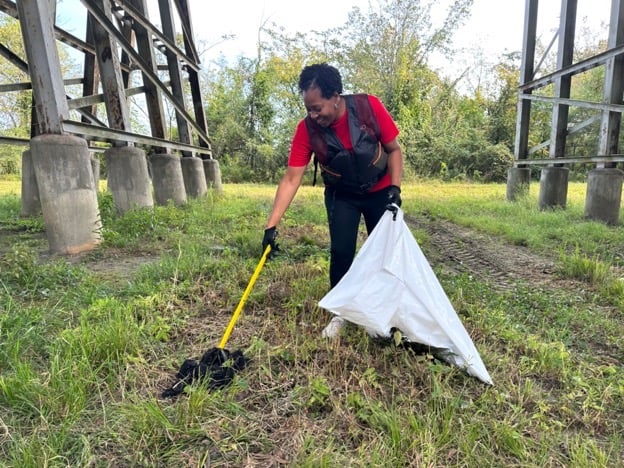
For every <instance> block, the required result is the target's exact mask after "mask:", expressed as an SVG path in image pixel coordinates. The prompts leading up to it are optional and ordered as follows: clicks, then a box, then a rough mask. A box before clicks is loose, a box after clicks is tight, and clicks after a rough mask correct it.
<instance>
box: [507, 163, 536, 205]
mask: <svg viewBox="0 0 624 468" xmlns="http://www.w3.org/2000/svg"><path fill="white" fill-rule="evenodd" d="M530 181H531V169H529V168H528V167H512V168H511V169H509V171H508V172H507V201H516V200H518V199H519V198H522V197H524V196H526V195H528V194H529V183H530Z"/></svg>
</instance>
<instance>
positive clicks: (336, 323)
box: [321, 317, 347, 338]
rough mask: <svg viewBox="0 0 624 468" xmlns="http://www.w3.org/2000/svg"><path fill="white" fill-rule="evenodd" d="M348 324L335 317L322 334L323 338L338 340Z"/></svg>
mask: <svg viewBox="0 0 624 468" xmlns="http://www.w3.org/2000/svg"><path fill="white" fill-rule="evenodd" d="M346 323H347V322H346V321H345V319H343V318H340V317H334V318H333V319H331V321H330V322H329V324H328V325H327V326H326V327H325V329H324V330H323V331H322V332H321V336H322V337H323V338H336V337H337V336H338V334H339V333H340V330H342V327H344V326H345V324H346Z"/></svg>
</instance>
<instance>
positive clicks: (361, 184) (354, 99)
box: [305, 94, 388, 194]
mask: <svg viewBox="0 0 624 468" xmlns="http://www.w3.org/2000/svg"><path fill="white" fill-rule="evenodd" d="M342 97H343V99H344V100H345V104H346V106H347V114H348V115H347V119H348V122H349V135H350V137H351V144H352V145H353V149H352V150H346V149H345V148H344V146H343V145H342V143H341V142H340V140H339V139H338V136H337V135H336V133H335V132H334V130H333V129H332V128H330V127H327V128H323V127H321V126H320V125H318V124H317V123H315V122H314V121H313V120H312V119H311V118H310V116H308V117H306V119H305V123H306V127H307V129H308V134H309V136H310V144H311V145H312V151H313V152H314V164H315V173H314V174H315V175H314V179H315V182H316V166H317V165H318V166H320V168H321V175H322V177H323V182H324V183H325V186H327V187H333V188H336V189H337V190H341V191H345V192H350V193H357V194H364V193H366V192H368V191H369V190H370V189H371V188H372V187H373V186H374V185H375V184H376V183H377V182H379V180H380V179H381V178H382V177H383V175H384V174H385V173H386V171H387V170H388V155H387V154H386V152H385V151H384V149H383V146H382V145H381V142H380V141H379V140H380V137H381V134H380V130H379V125H378V123H377V120H376V119H375V116H374V115H373V111H372V109H371V107H370V102H369V101H368V95H366V94H347V95H344V96H342Z"/></svg>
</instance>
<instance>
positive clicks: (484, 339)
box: [0, 180, 624, 468]
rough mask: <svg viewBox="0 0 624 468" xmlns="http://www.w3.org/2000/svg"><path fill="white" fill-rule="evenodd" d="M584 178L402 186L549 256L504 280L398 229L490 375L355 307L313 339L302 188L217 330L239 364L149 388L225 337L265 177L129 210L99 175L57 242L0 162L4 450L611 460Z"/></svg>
mask: <svg viewBox="0 0 624 468" xmlns="http://www.w3.org/2000/svg"><path fill="white" fill-rule="evenodd" d="M584 190H585V186H584V184H580V183H579V184H576V183H573V184H571V185H570V188H569V198H568V203H569V206H568V208H567V209H566V210H555V211H548V212H540V211H539V210H538V209H537V208H536V205H537V202H536V197H537V195H536V193H535V192H537V187H534V186H532V188H531V191H532V195H531V196H530V197H528V198H527V199H526V200H522V201H520V202H515V203H509V202H506V201H505V186H504V185H478V184H463V183H457V184H442V183H438V182H432V181H422V182H413V183H410V184H406V185H404V187H403V199H404V203H403V208H404V210H405V212H406V214H409V215H410V216H411V217H413V218H414V219H418V220H420V223H422V224H421V225H422V226H427V225H433V224H434V223H438V222H441V221H444V222H448V221H450V222H452V223H454V224H456V225H458V226H461V227H462V229H466V228H469V229H470V230H472V231H473V232H474V233H475V236H476V235H477V234H478V235H480V236H487V237H488V238H491V239H492V242H494V243H496V245H498V246H499V247H500V252H501V253H500V255H501V259H502V258H503V257H502V256H504V255H508V254H507V252H508V250H506V247H510V246H513V247H514V248H518V249H524V251H526V252H527V253H531V254H532V255H538V256H541V257H543V258H544V259H546V261H548V262H552V265H553V268H552V272H551V273H548V275H549V278H550V277H552V280H549V282H537V280H534V279H533V274H535V276H537V273H538V272H532V271H527V272H526V274H525V275H522V276H520V277H518V276H514V277H508V278H506V279H505V287H501V284H500V281H499V280H497V278H496V276H494V275H488V273H489V270H488V269H487V268H484V269H483V271H480V272H479V273H480V274H473V273H471V272H465V273H463V272H462V270H461V269H453V266H461V265H459V263H461V261H460V260H458V259H456V258H454V257H452V256H450V255H446V256H445V255H444V251H443V249H442V250H441V249H440V248H439V246H437V244H436V242H437V239H436V236H435V235H431V234H430V231H427V230H426V229H420V228H413V233H414V235H415V237H416V238H417V240H418V241H419V243H420V245H421V247H422V250H423V252H424V253H425V255H426V256H427V257H428V258H432V259H436V261H432V267H433V269H434V271H436V274H437V275H438V278H439V280H440V282H441V284H442V285H443V287H444V289H445V291H446V293H447V295H448V297H449V299H450V300H451V302H452V303H453V305H454V307H455V309H456V311H457V313H458V315H459V317H460V319H461V321H462V323H463V324H464V326H465V328H466V330H467V331H468V333H469V335H470V336H471V337H472V339H473V341H474V343H475V346H476V347H477V349H478V350H479V352H480V354H481V357H482V359H483V362H484V363H485V366H486V367H487V369H488V371H489V373H490V375H491V377H492V379H493V381H494V385H493V386H488V385H485V384H483V383H482V382H480V381H479V380H477V379H475V378H473V377H470V376H468V375H467V374H465V373H464V372H463V371H462V370H460V369H457V368H455V367H452V366H450V365H447V364H445V363H444V362H441V361H439V360H437V359H436V358H435V356H433V355H432V354H430V353H427V352H424V351H420V350H414V349H410V348H405V347H402V346H397V345H395V344H394V343H393V342H391V341H388V342H386V341H379V340H373V339H371V338H369V337H368V335H367V334H366V333H365V331H363V330H361V329H359V328H357V327H355V326H351V327H348V328H347V329H345V330H344V331H343V334H342V335H341V337H340V338H339V339H338V340H336V341H333V342H328V341H326V340H324V339H322V338H321V336H320V333H321V330H322V329H323V327H324V326H325V325H326V323H327V321H328V320H329V318H330V316H329V314H328V313H327V312H326V311H324V310H321V309H319V308H318V306H317V302H318V300H319V299H320V298H321V297H322V296H323V295H324V294H325V293H326V291H327V287H328V274H327V269H328V245H327V244H328V239H327V229H326V225H325V213H324V209H323V207H322V190H321V189H319V188H312V187H303V188H302V189H301V190H300V192H299V194H298V195H297V198H296V199H295V202H294V203H293V206H292V207H291V209H290V210H289V212H288V213H287V216H286V217H285V219H284V220H283V222H282V224H281V225H280V226H279V228H278V230H279V243H280V246H281V250H282V252H281V255H280V256H279V257H278V258H276V259H275V260H272V261H270V262H268V263H267V264H266V265H265V267H264V269H263V270H262V272H261V274H260V276H259V278H258V280H257V282H256V284H255V287H254V289H253V291H252V293H251V295H250V297H249V299H248V300H247V302H246V303H245V305H244V308H243V311H242V314H241V317H240V319H239V321H238V322H237V324H236V327H235V329H234V331H233V333H232V335H231V337H230V340H229V342H228V344H227V348H228V349H230V350H234V349H240V350H243V351H244V353H245V355H246V356H247V357H248V358H249V359H250V363H249V365H248V366H247V367H246V368H245V369H243V370H241V371H239V372H237V373H236V376H235V379H234V381H233V383H232V385H230V386H229V387H226V388H225V389H221V390H216V391H208V390H207V389H206V388H205V386H203V385H202V384H201V383H198V384H194V385H191V386H188V387H187V388H186V390H185V393H184V394H182V395H181V396H179V397H178V398H173V399H164V398H162V397H161V392H162V391H163V390H164V389H165V388H167V387H168V386H170V385H171V384H172V383H173V382H174V380H175V378H174V375H175V373H176V371H177V370H178V368H179V367H180V365H181V363H182V362H183V361H184V360H185V359H187V358H198V357H200V356H201V354H202V353H203V352H204V351H205V350H207V349H209V348H211V347H214V346H216V345H217V344H218V343H219V341H220V339H221V337H222V336H223V333H224V331H225V327H226V326H227V324H228V322H229V320H230V318H231V316H232V313H233V311H234V310H235V308H236V306H237V304H238V303H239V300H240V298H241V296H242V293H243V291H244V290H245V288H246V286H247V284H248V281H249V279H250V277H251V274H252V272H253V271H254V268H255V266H256V264H257V262H258V260H259V257H260V253H261V252H260V251H261V245H260V244H261V239H262V230H263V226H264V222H265V220H266V217H267V214H268V212H269V210H270V206H271V202H272V198H273V194H274V191H275V187H274V186H260V185H226V186H225V187H224V194H223V195H221V196H216V195H214V194H209V195H208V196H207V197H205V198H203V199H201V200H191V201H189V203H188V204H187V205H186V206H184V207H182V208H175V207H156V208H155V209H154V210H153V211H143V212H131V213H127V214H126V215H125V216H123V217H119V216H116V215H115V214H114V210H113V206H112V199H111V196H110V194H108V193H107V192H104V191H103V192H101V193H100V210H101V213H102V217H103V221H104V232H103V235H104V242H103V244H102V246H101V248H98V249H97V250H96V251H93V252H91V253H88V254H85V255H82V256H78V257H72V258H65V257H55V256H51V255H49V254H48V253H47V242H46V240H45V236H44V227H43V222H42V220H41V219H22V218H20V216H19V213H20V206H19V205H20V201H19V181H16V180H0V294H1V295H0V466H6V467H20V468H21V467H42V466H81V467H82V466H115V467H119V466H184V467H186V466H188V467H203V466H214V467H218V466H232V467H238V466H259V467H270V466H297V467H299V466H310V467H317V466H328V467H330V466H331V467H333V466H356V467H357V466H362V467H364V466H383V467H397V466H415V467H421V466H422V467H434V466H435V467H441V466H445V467H447V466H448V467H460V466H461V467H474V466H478V467H490V466H491V467H500V466H507V467H532V466H536V467H537V466H539V467H542V466H547V467H592V468H593V467H617V466H621V465H622V460H623V458H624V368H623V363H624V273H623V268H624V228H622V227H621V226H618V227H607V226H604V225H602V224H600V223H595V222H589V221H587V220H585V219H583V205H584ZM363 239H364V234H363V230H362V240H363ZM490 250H495V251H498V250H499V249H490ZM494 254H496V252H494V253H493V255H494ZM454 263H457V265H453V264H454ZM494 267H495V265H493V268H494ZM542 276H543V275H542Z"/></svg>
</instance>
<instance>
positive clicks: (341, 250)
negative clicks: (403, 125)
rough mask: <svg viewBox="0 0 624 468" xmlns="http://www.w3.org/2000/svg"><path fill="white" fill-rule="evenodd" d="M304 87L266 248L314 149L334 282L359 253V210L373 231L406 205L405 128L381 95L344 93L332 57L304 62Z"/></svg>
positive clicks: (337, 324)
mask: <svg viewBox="0 0 624 468" xmlns="http://www.w3.org/2000/svg"><path fill="white" fill-rule="evenodd" d="M299 91H300V92H301V95H302V97H303V102H304V105H305V108H306V110H307V116H306V118H304V119H303V120H301V121H300V122H299V124H298V125H297V128H296V130H295V134H294V136H293V139H292V144H291V148H290V155H289V157H288V166H287V168H286V172H285V174H284V176H283V177H282V179H281V181H280V183H279V185H278V187H277V192H276V194H275V200H274V202H273V209H272V211H271V214H270V215H269V218H268V220H267V223H266V229H265V232H264V238H263V241H262V248H263V251H264V249H265V248H266V246H267V245H271V247H272V249H275V248H276V244H275V238H276V235H277V231H276V226H277V224H278V223H279V221H280V220H281V218H282V216H283V215H284V213H285V212H286V210H287V209H288V207H289V206H290V203H291V202H292V200H293V198H294V197H295V194H296V193H297V190H298V188H299V186H300V184H301V180H302V179H303V175H304V173H305V170H306V166H307V165H308V163H309V162H310V159H311V157H312V153H314V154H315V163H318V164H319V165H320V168H321V175H322V176H323V181H324V183H325V208H326V210H327V219H328V223H329V237H330V243H331V245H330V266H329V280H330V287H331V288H333V287H334V286H336V284H338V282H339V281H340V279H341V278H342V277H343V276H344V275H345V273H346V272H347V271H348V270H349V267H350V266H351V263H352V262H353V258H354V257H355V251H356V243H357V234H358V226H359V223H360V217H361V216H364V221H365V223H366V230H367V232H368V234H370V233H371V232H372V230H373V228H374V227H375V225H376V224H377V222H378V221H379V219H380V218H381V216H382V215H383V213H384V211H385V210H386V209H388V207H389V206H391V205H392V204H396V205H398V206H400V205H401V189H400V187H401V172H402V169H403V155H402V151H401V147H400V145H399V143H398V142H397V136H398V134H399V130H398V128H397V126H396V123H395V122H394V120H393V119H392V117H391V116H390V114H389V113H388V111H387V110H386V108H385V107H384V105H383V104H382V103H381V101H380V100H379V99H378V98H377V97H375V96H373V95H366V94H360V95H343V94H342V78H341V76H340V72H339V71H338V70H337V69H336V68H334V67H332V66H330V65H328V64H326V63H320V64H314V65H309V66H307V67H305V68H304V69H303V70H302V72H301V74H300V76H299ZM353 141H355V145H354V144H353ZM315 177H316V172H315ZM344 324H345V321H344V319H342V318H340V317H334V318H333V319H332V320H331V322H330V323H329V325H328V326H327V327H326V328H325V329H324V330H323V334H322V335H323V337H326V338H333V337H335V336H337V335H338V333H339V332H340V330H341V328H342V327H343V326H344Z"/></svg>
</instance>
